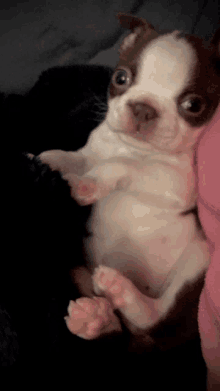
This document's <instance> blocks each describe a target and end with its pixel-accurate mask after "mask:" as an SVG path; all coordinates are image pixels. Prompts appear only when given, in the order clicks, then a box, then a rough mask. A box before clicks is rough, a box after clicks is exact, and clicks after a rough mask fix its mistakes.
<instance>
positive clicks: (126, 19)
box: [117, 12, 155, 52]
mask: <svg viewBox="0 0 220 391" xmlns="http://www.w3.org/2000/svg"><path fill="white" fill-rule="evenodd" d="M117 18H118V20H119V22H120V24H121V26H122V27H123V28H125V29H129V30H131V33H130V34H129V35H128V36H127V37H125V39H124V41H123V42H122V45H121V47H120V52H122V51H125V50H126V49H128V48H129V47H131V46H133V45H134V43H135V41H136V40H137V38H138V37H139V36H140V35H141V34H143V33H146V32H147V31H148V32H149V33H150V32H152V30H153V31H155V30H154V27H153V26H152V25H151V24H150V23H148V22H147V21H146V20H145V19H142V18H139V17H138V16H134V15H129V14H124V13H122V12H119V13H118V14H117Z"/></svg>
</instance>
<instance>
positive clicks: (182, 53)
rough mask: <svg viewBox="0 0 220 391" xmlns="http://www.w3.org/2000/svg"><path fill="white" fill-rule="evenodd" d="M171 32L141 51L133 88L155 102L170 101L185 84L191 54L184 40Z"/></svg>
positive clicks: (190, 49) (191, 60)
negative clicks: (150, 97) (152, 98)
mask: <svg viewBox="0 0 220 391" xmlns="http://www.w3.org/2000/svg"><path fill="white" fill-rule="evenodd" d="M177 33H178V32H174V33H173V34H172V35H166V36H163V37H161V38H158V39H156V40H154V41H152V43H151V44H150V45H149V46H148V47H146V49H145V50H144V51H143V52H142V54H141V59H140V63H139V70H138V74H137V87H138V88H140V87H141V88H142V91H143V92H145V93H146V96H147V94H152V96H154V97H155V98H156V99H158V100H159V101H163V99H165V100H169V101H170V100H171V101H173V100H174V98H175V97H177V96H178V95H179V94H180V93H181V91H183V89H184V87H185V86H186V85H187V82H188V81H189V77H190V71H191V70H192V67H193V64H194V61H195V54H194V52H193V49H192V47H191V46H190V44H189V43H188V42H187V41H186V40H185V39H179V40H177V38H176V35H177Z"/></svg>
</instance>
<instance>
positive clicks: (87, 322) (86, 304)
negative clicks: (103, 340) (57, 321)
mask: <svg viewBox="0 0 220 391" xmlns="http://www.w3.org/2000/svg"><path fill="white" fill-rule="evenodd" d="M68 314H69V316H67V317H65V318H64V319H65V321H66V324H67V327H68V329H69V331H71V332H72V333H73V334H76V335H78V336H79V337H81V338H84V339H94V338H97V337H99V336H100V335H102V334H103V333H104V332H106V331H108V330H110V329H112V330H114V329H117V327H118V326H117V324H118V322H116V316H115V315H114V313H113V310H112V308H111V305H110V303H109V302H108V300H106V299H105V298H103V297H93V298H92V299H90V298H87V297H84V298H80V299H77V300H76V301H75V302H74V301H70V304H69V306H68Z"/></svg>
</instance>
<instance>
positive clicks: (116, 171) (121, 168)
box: [66, 163, 131, 205]
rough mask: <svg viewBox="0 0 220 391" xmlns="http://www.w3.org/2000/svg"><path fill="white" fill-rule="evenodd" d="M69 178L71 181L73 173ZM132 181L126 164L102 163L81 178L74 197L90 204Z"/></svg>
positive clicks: (85, 203) (84, 203)
mask: <svg viewBox="0 0 220 391" xmlns="http://www.w3.org/2000/svg"><path fill="white" fill-rule="evenodd" d="M66 178H67V176H66ZM68 178H69V182H70V181H71V174H70V175H69V177H68ZM130 181H131V173H130V172H129V168H128V167H127V166H126V165H124V164H121V163H105V164H101V165H99V166H95V167H93V169H92V170H90V171H88V172H87V173H86V174H85V175H83V176H82V177H81V178H80V181H79V182H78V185H77V187H75V190H74V198H75V199H76V200H77V201H78V202H79V204H81V205H89V204H92V203H94V202H96V201H98V200H100V199H101V198H103V197H106V196H107V195H108V194H109V193H111V192H112V191H114V190H116V189H118V190H119V189H120V190H121V189H123V188H125V187H126V186H128V184H129V183H130ZM73 182H75V183H76V181H75V178H73ZM73 187H74V183H73Z"/></svg>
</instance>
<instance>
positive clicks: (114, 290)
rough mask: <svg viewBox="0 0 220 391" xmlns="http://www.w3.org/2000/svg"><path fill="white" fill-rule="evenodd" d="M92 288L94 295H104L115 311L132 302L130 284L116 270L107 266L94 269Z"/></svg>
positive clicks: (131, 287)
mask: <svg viewBox="0 0 220 391" xmlns="http://www.w3.org/2000/svg"><path fill="white" fill-rule="evenodd" d="M93 286H94V290H95V292H96V294H101V293H104V295H105V296H106V297H107V298H108V299H109V300H110V301H111V302H112V304H113V307H114V308H115V309H116V308H121V307H123V306H126V305H127V304H128V303H131V302H132V300H133V286H132V283H131V282H130V281H129V280H128V279H127V278H125V277H124V276H123V275H121V274H120V273H119V272H118V271H117V270H115V269H111V268H109V267H107V266H99V267H98V268H96V270H95V273H94V275H93Z"/></svg>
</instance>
